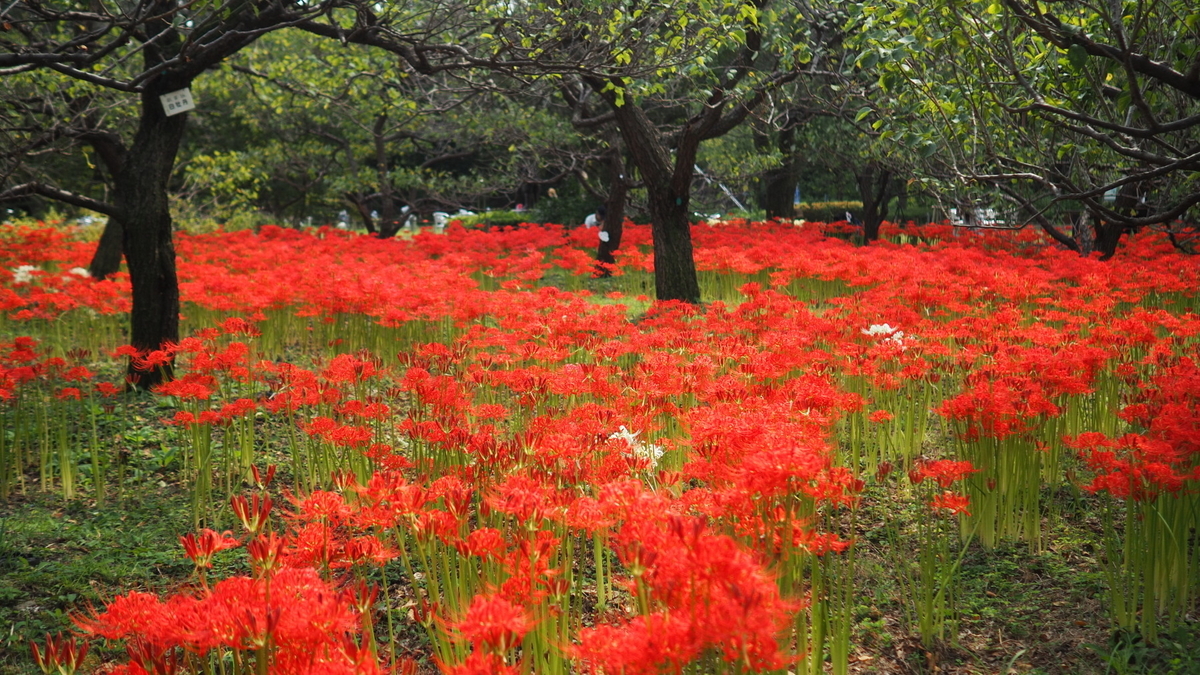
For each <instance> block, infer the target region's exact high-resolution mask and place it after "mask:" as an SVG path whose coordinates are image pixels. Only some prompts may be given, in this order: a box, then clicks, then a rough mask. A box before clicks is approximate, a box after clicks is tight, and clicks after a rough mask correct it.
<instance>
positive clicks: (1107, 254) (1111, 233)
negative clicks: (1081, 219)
mask: <svg viewBox="0 0 1200 675" xmlns="http://www.w3.org/2000/svg"><path fill="white" fill-rule="evenodd" d="M1122 234H1125V226H1124V225H1121V224H1120V223H1106V222H1101V223H1100V225H1099V226H1098V227H1097V228H1096V250H1097V251H1099V252H1100V259H1101V260H1110V259H1112V257H1113V256H1114V255H1116V254H1117V246H1118V245H1120V243H1121V235H1122Z"/></svg>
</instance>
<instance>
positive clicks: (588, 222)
mask: <svg viewBox="0 0 1200 675" xmlns="http://www.w3.org/2000/svg"><path fill="white" fill-rule="evenodd" d="M583 226H584V227H595V226H596V214H594V213H589V214H588V217H587V218H584V219H583Z"/></svg>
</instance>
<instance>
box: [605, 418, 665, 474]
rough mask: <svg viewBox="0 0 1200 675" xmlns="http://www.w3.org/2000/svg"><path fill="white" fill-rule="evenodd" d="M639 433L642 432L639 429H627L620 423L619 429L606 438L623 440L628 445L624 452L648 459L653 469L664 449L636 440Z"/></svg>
mask: <svg viewBox="0 0 1200 675" xmlns="http://www.w3.org/2000/svg"><path fill="white" fill-rule="evenodd" d="M641 433H642V432H640V431H630V430H629V429H626V428H625V425H624V424H622V425H621V426H620V431H617V432H616V433H614V434H613V435H611V436H609V437H608V440H610V441H615V440H622V441H625V444H626V445H628V446H629V450H628V451H627V452H626V453H625V454H627V455H629V456H631V457H634V458H637V459H644V460H646V461H648V462H649V463H650V468H651V469H653V468H655V467H657V466H658V460H660V459H662V456H663V452H665V451H664V450H663V447H662V446H661V445H655V444H654V443H644V442H642V441H640V440H638V435H639V434H641Z"/></svg>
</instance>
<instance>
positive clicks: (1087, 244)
mask: <svg viewBox="0 0 1200 675" xmlns="http://www.w3.org/2000/svg"><path fill="white" fill-rule="evenodd" d="M1071 234H1072V236H1073V237H1074V239H1075V246H1076V247H1077V250H1078V251H1079V255H1081V256H1083V257H1085V258H1086V257H1087V256H1089V255H1091V254H1092V251H1095V250H1096V230H1095V228H1093V227H1092V214H1090V213H1088V212H1087V211H1086V210H1084V211H1080V212H1079V218H1078V220H1076V221H1075V227H1074V228H1072V232H1071Z"/></svg>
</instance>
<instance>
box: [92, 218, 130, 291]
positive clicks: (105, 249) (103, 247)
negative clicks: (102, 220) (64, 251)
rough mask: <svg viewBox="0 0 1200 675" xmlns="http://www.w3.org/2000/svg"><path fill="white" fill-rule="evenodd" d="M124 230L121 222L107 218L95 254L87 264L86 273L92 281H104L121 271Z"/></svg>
mask: <svg viewBox="0 0 1200 675" xmlns="http://www.w3.org/2000/svg"><path fill="white" fill-rule="evenodd" d="M124 231H125V228H124V226H122V225H121V221H120V220H117V219H116V218H109V219H108V222H107V223H106V224H105V225H104V232H103V233H102V234H101V235H100V243H99V244H97V245H96V253H95V254H94V255H92V262H91V263H89V264H88V273H90V274H91V275H92V278H94V279H104V278H105V277H107V276H109V275H112V274H115V273H116V272H117V270H119V269H121V256H122V249H123V248H124V244H123V241H124V238H125V234H124Z"/></svg>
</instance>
